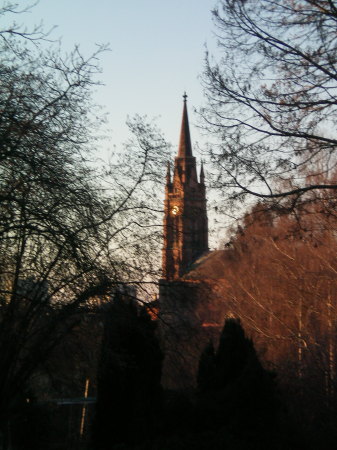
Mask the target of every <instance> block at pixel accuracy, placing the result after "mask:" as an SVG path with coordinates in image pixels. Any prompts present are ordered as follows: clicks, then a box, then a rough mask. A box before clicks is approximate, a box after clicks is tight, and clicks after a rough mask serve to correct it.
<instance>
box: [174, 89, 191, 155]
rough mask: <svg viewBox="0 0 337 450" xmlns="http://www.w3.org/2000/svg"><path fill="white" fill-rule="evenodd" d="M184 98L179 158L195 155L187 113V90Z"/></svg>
mask: <svg viewBox="0 0 337 450" xmlns="http://www.w3.org/2000/svg"><path fill="white" fill-rule="evenodd" d="M183 98H184V108H183V118H182V121H181V130H180V140H179V150H178V157H179V158H186V157H189V156H193V155H192V145H191V135H190V126H189V123H188V114H187V104H186V103H187V95H186V92H185V94H184V95H183Z"/></svg>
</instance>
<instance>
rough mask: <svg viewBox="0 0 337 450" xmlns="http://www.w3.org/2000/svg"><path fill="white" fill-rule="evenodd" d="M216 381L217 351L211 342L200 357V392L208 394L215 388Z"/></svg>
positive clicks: (198, 383) (198, 382) (198, 378)
mask: <svg viewBox="0 0 337 450" xmlns="http://www.w3.org/2000/svg"><path fill="white" fill-rule="evenodd" d="M214 381H215V350H214V345H213V342H212V341H210V342H209V343H208V345H207V346H206V347H205V349H204V351H203V352H202V354H201V356H200V361H199V367H198V374H197V385H198V391H199V392H207V391H209V390H211V389H212V388H214Z"/></svg>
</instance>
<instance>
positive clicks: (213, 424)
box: [197, 319, 279, 443]
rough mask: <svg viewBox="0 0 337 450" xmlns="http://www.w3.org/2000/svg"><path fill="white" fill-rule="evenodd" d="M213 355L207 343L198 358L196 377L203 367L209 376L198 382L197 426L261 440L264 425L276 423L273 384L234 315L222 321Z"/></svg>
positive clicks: (199, 376) (271, 378)
mask: <svg viewBox="0 0 337 450" xmlns="http://www.w3.org/2000/svg"><path fill="white" fill-rule="evenodd" d="M213 355H214V353H213V354H212V348H211V347H210V346H208V347H207V348H206V349H205V352H204V353H203V355H202V358H201V360H200V366H199V375H198V380H199V379H200V380H203V378H202V377H201V375H202V373H203V371H205V372H206V374H207V375H208V373H210V372H213V374H212V378H206V380H207V384H206V383H205V382H204V384H202V385H201V386H200V395H199V401H198V405H197V421H198V423H199V425H200V427H204V428H206V429H210V430H214V432H215V431H216V430H223V431H222V433H223V434H224V435H226V434H228V433H233V435H234V436H235V435H237V433H240V439H241V437H242V438H243V441H244V440H245V439H246V438H247V436H249V435H251V436H254V439H255V440H256V441H260V442H261V443H262V441H263V439H264V437H263V433H264V426H267V425H268V427H269V428H270V430H272V428H273V426H274V425H275V423H276V417H277V414H278V409H279V404H278V401H277V396H276V386H275V383H274V378H273V375H272V374H271V373H269V372H268V371H266V370H265V369H264V368H263V367H262V365H261V363H260V361H259V359H258V357H257V355H256V351H255V349H254V346H253V343H252V341H251V340H250V339H248V338H247V337H246V336H245V333H244V330H243V328H242V326H241V324H240V321H239V320H238V319H227V320H226V321H225V324H224V327H223V330H222V333H221V336H220V340H219V347H218V349H217V352H216V354H215V356H213ZM206 356H207V358H206ZM205 368H207V369H208V370H207V371H206V370H205ZM201 369H202V370H201ZM204 380H205V378H204ZM201 388H203V389H201Z"/></svg>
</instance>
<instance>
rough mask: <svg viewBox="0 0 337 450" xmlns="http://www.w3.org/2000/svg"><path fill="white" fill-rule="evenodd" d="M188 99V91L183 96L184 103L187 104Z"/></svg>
mask: <svg viewBox="0 0 337 450" xmlns="http://www.w3.org/2000/svg"><path fill="white" fill-rule="evenodd" d="M187 97H188V95H187V94H186V91H185V92H184V95H183V99H184V103H186V102H187Z"/></svg>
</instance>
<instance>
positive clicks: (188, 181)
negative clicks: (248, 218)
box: [162, 94, 208, 280]
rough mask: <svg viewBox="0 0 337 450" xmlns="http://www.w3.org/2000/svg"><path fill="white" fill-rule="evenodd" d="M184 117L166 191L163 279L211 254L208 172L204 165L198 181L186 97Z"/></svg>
mask: <svg viewBox="0 0 337 450" xmlns="http://www.w3.org/2000/svg"><path fill="white" fill-rule="evenodd" d="M183 98H184V107H183V117H182V123H181V131H180V141H179V149H178V155H177V156H176V158H175V162H174V168H173V179H171V167H170V164H168V167H167V176H166V189H165V204H164V209H165V215H164V247H163V258H162V261H163V278H164V279H166V280H174V279H177V278H179V277H181V276H182V275H183V274H184V273H186V271H187V270H188V268H189V267H190V266H191V264H192V263H193V262H194V261H195V260H196V259H197V258H198V257H199V256H200V255H201V254H202V253H204V252H206V251H208V222H207V212H206V191H205V177H204V170H203V167H202V165H201V171H200V181H198V176H197V168H196V160H195V157H194V156H193V154H192V145H191V136H190V129H189V123H188V114H187V105H186V100H187V95H186V94H184V96H183Z"/></svg>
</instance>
